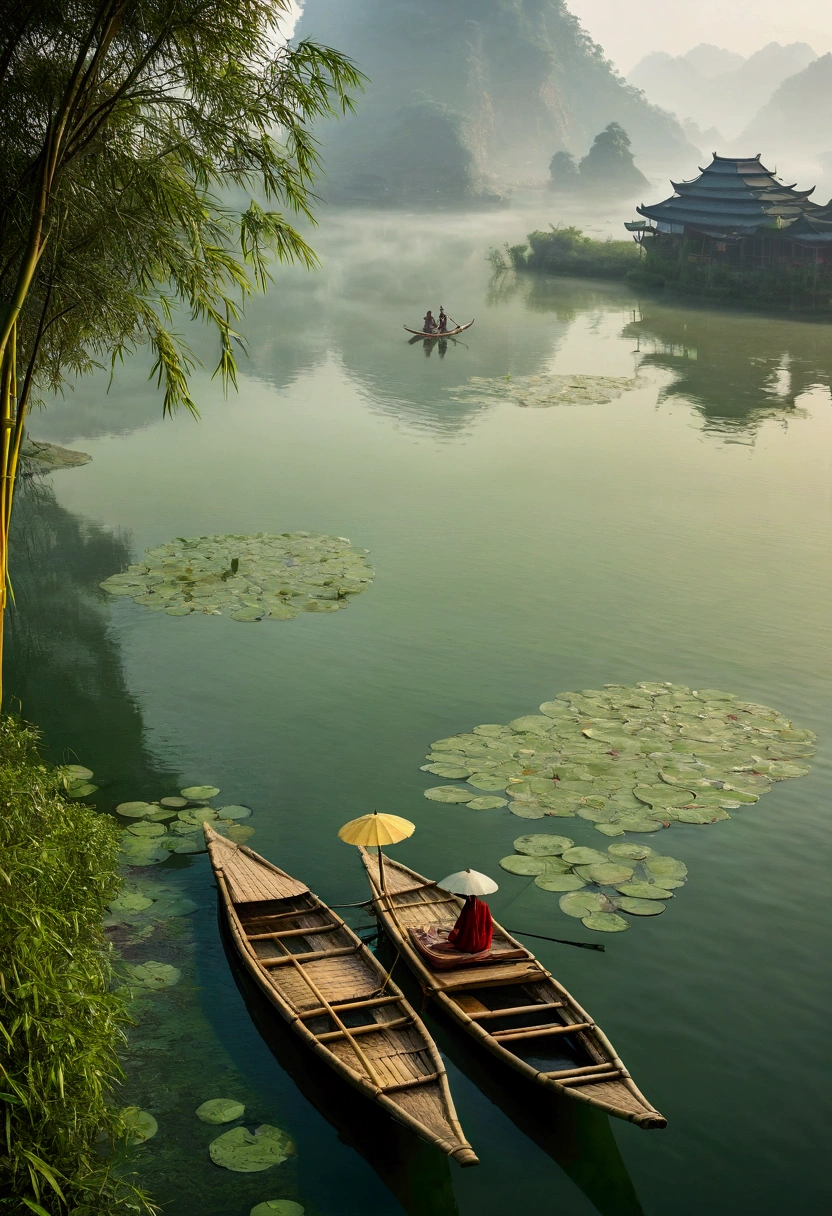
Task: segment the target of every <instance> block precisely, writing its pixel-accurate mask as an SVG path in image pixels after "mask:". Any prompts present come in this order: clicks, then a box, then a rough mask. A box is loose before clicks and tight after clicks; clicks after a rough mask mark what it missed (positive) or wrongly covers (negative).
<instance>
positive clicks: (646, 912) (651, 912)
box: [615, 895, 667, 916]
mask: <svg viewBox="0 0 832 1216" xmlns="http://www.w3.org/2000/svg"><path fill="white" fill-rule="evenodd" d="M615 903H616V906H617V907H618V908H620V909H621V911H622V912H629V913H630V915H631V916H658V915H659V913H660V912H664V910H665V908H666V907H667V904H665V903H663V902H662V901H661V900H660V899H635V898H634V897H633V896H632V895H622V896H621V897H620V898H619V899H616V901H615Z"/></svg>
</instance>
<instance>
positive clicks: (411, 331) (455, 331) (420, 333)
mask: <svg viewBox="0 0 832 1216" xmlns="http://www.w3.org/2000/svg"><path fill="white" fill-rule="evenodd" d="M474 321H476V317H474V319H473V320H472V321H469V322H468V324H467V325H457V327H456V329H448V330H446V331H445V333H444V334H440V333H438V332H437V331H436V330H434V331H433V333H432V334H426V333H425V332H424V331H423V330H421V329H410V328H408V326H407V325H405V326H404V328H405V329H406V330H407V332H408V333H409V334H416V337H417V338H455V337H456V335H457V334H461V333H462V331H463V330H464V329H470V328H471V326H472V325H473V324H474Z"/></svg>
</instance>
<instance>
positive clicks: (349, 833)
mask: <svg viewBox="0 0 832 1216" xmlns="http://www.w3.org/2000/svg"><path fill="white" fill-rule="evenodd" d="M415 831H416V824H415V823H411V822H410V820H409V819H402V818H401V816H399V815H379V813H378V811H373V813H372V815H361V816H360V818H358V819H351V820H350V821H349V823H345V824H344V826H343V827H342V828H340V829H339V831H338V835H339V836H340V838H341V839H342V840H343V841H345V842H346V844H363V845H365V846H370V845H375V846H376V848H377V849H378V876H379V879H380V881H381V889H382V890H385V886H384V862H383V860H382V856H381V846H382V845H383V844H398V842H399V841H400V840H406V839H407V837H408V836H412V835H413V833H414V832H415Z"/></svg>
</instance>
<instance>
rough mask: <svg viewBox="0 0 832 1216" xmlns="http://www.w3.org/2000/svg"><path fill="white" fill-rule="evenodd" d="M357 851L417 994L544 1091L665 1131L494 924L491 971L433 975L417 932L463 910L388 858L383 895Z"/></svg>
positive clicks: (545, 975)
mask: <svg viewBox="0 0 832 1216" xmlns="http://www.w3.org/2000/svg"><path fill="white" fill-rule="evenodd" d="M360 852H361V857H362V860H363V862H364V865H365V867H366V870H367V876H368V878H369V880H370V887H371V889H372V893H373V906H374V908H375V911H376V915H377V916H378V918H379V920H380V921H381V923H382V924H383V926H384V929H385V931H386V933H387V934H388V936H389V937H390V939H391V941H392V942H393V944H394V945H395V947H396V949H397V950H398V952H399V954H400V955H401V957H402V959H403V960H404V961H405V962H406V963H407V965H408V966H409V967H410V970H411V971H412V972H413V973H414V975H415V976H416V978H417V979H418V981H419V983H420V985H421V987H422V991H423V992H424V993H425V994H426V995H427V996H430V997H432V998H433V999H434V1000H435V1001H436V1003H437V1004H438V1005H439V1006H440V1008H441V1009H442V1010H443V1011H444V1012H445V1013H447V1014H449V1015H450V1016H451V1017H452V1018H453V1019H454V1021H455V1022H457V1023H458V1025H460V1026H461V1027H462V1028H463V1029H464V1030H465V1031H466V1032H467V1033H468V1034H470V1035H471V1037H472V1038H473V1039H474V1040H475V1041H476V1042H478V1043H479V1044H480V1046H481V1047H483V1048H485V1050H486V1051H489V1052H490V1053H491V1054H492V1055H493V1056H494V1057H496V1059H498V1060H500V1061H501V1063H503V1064H506V1065H508V1067H509V1068H512V1069H513V1070H514V1071H515V1072H518V1073H520V1074H521V1075H522V1076H525V1077H527V1078H528V1079H529V1080H530V1081H533V1082H535V1083H536V1084H537V1085H540V1086H542V1087H543V1088H544V1089H549V1090H557V1091H559V1092H561V1093H563V1094H566V1095H568V1096H569V1097H570V1098H574V1099H576V1100H577V1101H579V1102H586V1103H588V1104H589V1105H590V1106H596V1107H599V1108H600V1109H601V1110H605V1111H607V1113H608V1114H610V1115H615V1116H616V1118H619V1119H626V1120H627V1121H628V1122H629V1123H635V1124H637V1125H638V1126H639V1127H644V1128H661V1127H666V1126H667V1120H666V1119H665V1118H664V1116H663V1115H661V1114H659V1112H658V1111H657V1110H656V1108H655V1107H654V1106H651V1105H650V1103H649V1102H648V1101H647V1099H646V1098H645V1096H644V1094H642V1093H641V1091H640V1090H639V1089H638V1088H637V1086H636V1084H635V1082H634V1081H633V1079H632V1077H631V1076H630V1074H629V1073H628V1072H627V1070H626V1068H625V1067H624V1065H623V1063H622V1062H621V1060H620V1059H619V1058H618V1055H617V1054H616V1052H615V1049H614V1047H613V1046H612V1044H611V1043H610V1041H609V1039H608V1038H607V1036H606V1035H605V1034H604V1032H603V1031H602V1030H601V1028H600V1026H597V1025H596V1023H595V1022H594V1021H593V1020H592V1018H591V1017H590V1015H589V1014H588V1013H587V1012H586V1010H584V1009H582V1008H581V1006H580V1005H579V1004H578V1002H577V1001H576V1000H575V998H574V997H573V996H572V995H571V994H570V993H569V992H567V990H566V989H565V988H564V987H563V985H562V984H559V983H558V981H557V980H556V979H555V978H554V977H553V976H552V974H551V972H549V971H546V970H545V969H544V967H542V966H541V964H540V963H539V962H538V961H537V959H536V958H535V957H534V955H533V954H532V953H531V952H530V951H528V950H527V949H526V948H525V947H524V946H523V945H521V943H520V942H518V941H516V940H515V938H513V937H511V936H510V935H509V934H508V933H507V932H506V930H505V929H503V928H502V926H501V925H498V924H497V922H496V921H495V922H494V942H493V946H492V951H491V956H492V957H491V958H490V960H489V962H488V963H487V964H483V963H482V962H479V961H477V960H476V959H475V958H473V957H472V956H469V958H468V960H466V959H465V958H464V957H463V958H461V959H460V966H459V967H457V969H456V970H442V971H434V970H432V968H431V967H430V965H429V963H428V962H427V961H426V960H425V958H424V957H423V956H422V955H421V954H420V953H419V951H418V950H417V949H416V947H415V946H414V943H413V931H414V930H415V931H418V930H420V929H425V928H433V929H435V930H442V929H448V928H450V927H451V926H452V925H453V923H454V921H455V920H456V918H457V917H458V916H459V913H460V911H461V910H462V903H463V901H462V900H461V899H460V898H459V896H457V895H452V894H451V893H450V892H449V891H444V890H443V889H442V888H441V887H440V886H439V885H438V884H437V883H435V882H431V881H430V880H429V879H427V878H423V877H422V875H421V874H417V873H416V871H415V870H410V869H408V867H407V866H403V865H402V864H401V863H400V862H396V861H391V860H390V859H389V858H388V857H387V856H385V857H384V866H383V871H384V888H383V889H382V885H381V881H380V878H379V863H378V857H377V856H376V854H375V853H370V852H368V851H367V850H366V849H361V850H360ZM500 955H503V956H505V957H504V961H502V960H501V959H500Z"/></svg>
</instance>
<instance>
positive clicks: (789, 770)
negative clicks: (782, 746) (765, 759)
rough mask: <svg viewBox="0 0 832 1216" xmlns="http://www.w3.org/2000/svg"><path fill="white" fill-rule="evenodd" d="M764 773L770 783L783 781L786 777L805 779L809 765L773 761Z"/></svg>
mask: <svg viewBox="0 0 832 1216" xmlns="http://www.w3.org/2000/svg"><path fill="white" fill-rule="evenodd" d="M766 771H767V773H768V775H769V777H771V779H772V781H785V780H786V779H787V778H788V777H805V776H806V774H807V773H808V772H809V765H808V764H789V763H788V762H787V761H778V760H773V761H772V762H771V764H769V766H768V769H767V770H766Z"/></svg>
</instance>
